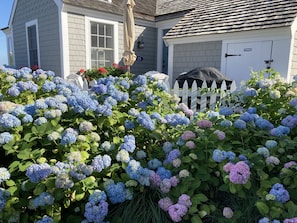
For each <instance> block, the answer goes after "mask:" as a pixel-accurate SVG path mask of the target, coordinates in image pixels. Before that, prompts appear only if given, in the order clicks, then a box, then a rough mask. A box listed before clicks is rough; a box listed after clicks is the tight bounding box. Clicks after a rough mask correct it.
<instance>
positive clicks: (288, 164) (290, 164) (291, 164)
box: [284, 161, 297, 169]
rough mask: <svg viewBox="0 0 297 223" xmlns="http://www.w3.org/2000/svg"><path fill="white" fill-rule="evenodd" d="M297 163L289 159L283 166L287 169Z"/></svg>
mask: <svg viewBox="0 0 297 223" xmlns="http://www.w3.org/2000/svg"><path fill="white" fill-rule="evenodd" d="M296 164H297V163H296V162H295V161H290V162H287V163H285V164H284V167H285V168H287V169H289V168H291V167H292V166H294V165H296Z"/></svg>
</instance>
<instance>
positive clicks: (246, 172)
mask: <svg viewBox="0 0 297 223" xmlns="http://www.w3.org/2000/svg"><path fill="white" fill-rule="evenodd" d="M250 175H251V172H250V167H249V166H248V165H247V164H246V163H245V162H244V161H239V162H238V163H236V164H235V165H233V166H231V168H230V174H229V179H230V181H231V182H232V183H234V184H246V183H247V182H248V180H249V178H250Z"/></svg>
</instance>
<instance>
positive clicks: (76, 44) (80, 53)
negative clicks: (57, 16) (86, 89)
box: [68, 13, 86, 74]
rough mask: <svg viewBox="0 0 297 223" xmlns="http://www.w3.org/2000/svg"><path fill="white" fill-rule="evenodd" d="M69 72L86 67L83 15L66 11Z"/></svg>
mask: <svg viewBox="0 0 297 223" xmlns="http://www.w3.org/2000/svg"><path fill="white" fill-rule="evenodd" d="M68 36H69V66H70V74H72V73H76V72H78V71H79V70H80V69H86V40H85V17H84V16H83V15H78V14H72V13H68Z"/></svg>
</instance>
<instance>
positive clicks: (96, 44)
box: [91, 36, 98, 47]
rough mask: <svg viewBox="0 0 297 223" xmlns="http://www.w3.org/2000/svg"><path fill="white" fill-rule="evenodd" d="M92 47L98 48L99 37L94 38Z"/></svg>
mask: <svg viewBox="0 0 297 223" xmlns="http://www.w3.org/2000/svg"><path fill="white" fill-rule="evenodd" d="M91 39H92V45H91V46H92V47H98V43H97V36H92V37H91Z"/></svg>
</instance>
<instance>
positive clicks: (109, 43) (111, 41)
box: [106, 38, 113, 48]
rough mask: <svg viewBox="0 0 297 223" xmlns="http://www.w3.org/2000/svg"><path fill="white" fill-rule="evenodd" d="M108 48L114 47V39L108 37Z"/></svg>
mask: <svg viewBox="0 0 297 223" xmlns="http://www.w3.org/2000/svg"><path fill="white" fill-rule="evenodd" d="M106 48H113V39H112V38H106Z"/></svg>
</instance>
